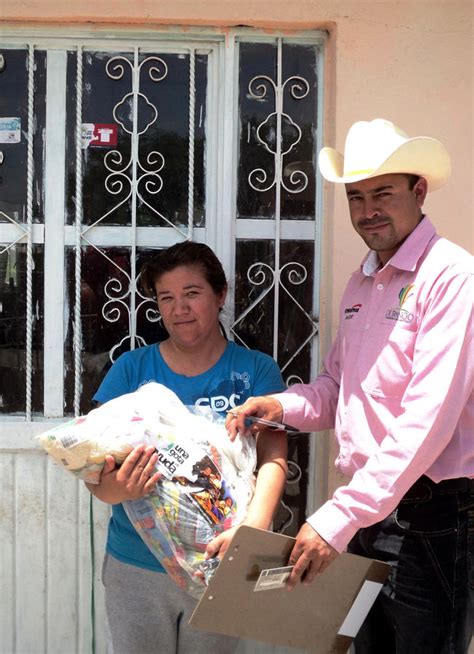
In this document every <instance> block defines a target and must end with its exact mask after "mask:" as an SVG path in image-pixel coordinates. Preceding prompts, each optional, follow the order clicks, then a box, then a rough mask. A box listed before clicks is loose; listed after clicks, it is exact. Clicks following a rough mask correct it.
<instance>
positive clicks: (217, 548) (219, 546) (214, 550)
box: [206, 527, 237, 559]
mask: <svg viewBox="0 0 474 654" xmlns="http://www.w3.org/2000/svg"><path fill="white" fill-rule="evenodd" d="M236 529H237V527H231V528H230V529H227V531H223V532H222V534H219V535H218V536H216V537H215V538H213V539H212V540H211V542H210V543H208V544H207V547H206V559H211V558H212V557H213V556H217V557H218V558H219V559H222V557H223V556H224V554H225V553H226V550H227V548H228V547H229V543H230V541H231V540H232V537H233V535H234V534H235V530H236Z"/></svg>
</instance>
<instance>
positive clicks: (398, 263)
mask: <svg viewBox="0 0 474 654" xmlns="http://www.w3.org/2000/svg"><path fill="white" fill-rule="evenodd" d="M434 236H436V230H435V228H434V226H433V224H432V222H431V221H430V219H429V218H428V216H424V217H423V219H422V220H420V222H419V223H418V225H417V226H416V227H415V229H414V230H413V231H412V233H411V234H410V235H409V236H408V237H407V238H406V240H405V241H404V242H403V243H402V245H401V246H400V247H399V249H398V250H397V251H396V252H395V254H394V255H393V257H392V258H391V259H390V260H389V261H387V263H386V265H387V266H388V265H390V266H393V267H394V268H399V269H400V270H408V271H413V270H415V268H416V265H417V263H418V260H419V258H420V257H421V255H422V254H423V252H424V251H425V250H426V246H427V245H428V243H429V242H430V241H431V239H432V238H433V237H434ZM378 268H380V260H379V257H378V255H377V252H375V251H374V250H369V252H368V254H367V256H366V257H365V259H364V260H363V262H362V264H361V270H362V272H363V274H364V275H366V276H367V277H370V276H371V275H373V274H374V273H375V271H376V270H377V269H378Z"/></svg>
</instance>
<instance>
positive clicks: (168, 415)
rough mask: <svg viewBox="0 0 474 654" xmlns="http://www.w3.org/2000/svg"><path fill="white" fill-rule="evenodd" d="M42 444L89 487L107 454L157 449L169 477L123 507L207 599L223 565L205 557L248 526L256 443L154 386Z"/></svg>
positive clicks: (169, 567)
mask: <svg viewBox="0 0 474 654" xmlns="http://www.w3.org/2000/svg"><path fill="white" fill-rule="evenodd" d="M38 439H39V441H40V443H41V444H42V446H43V447H44V449H45V450H46V451H47V452H48V454H49V455H50V456H51V457H52V458H53V459H55V460H56V461H57V462H58V463H60V464H61V465H62V466H63V467H64V468H65V469H67V470H69V471H70V472H71V473H72V474H74V475H75V476H76V477H78V478H79V479H83V480H85V481H87V482H89V483H98V482H99V480H100V474H101V471H102V468H103V466H104V463H105V457H106V455H108V454H111V455H112V456H113V457H114V458H115V461H116V463H117V464H120V463H122V462H123V460H124V459H125V458H126V456H127V454H129V453H130V452H131V450H132V449H133V448H134V447H136V446H137V445H139V444H140V443H145V444H147V445H153V446H154V447H155V448H156V450H157V452H158V461H157V463H156V469H157V470H158V471H159V472H160V473H161V475H162V477H161V479H160V481H159V482H158V483H157V484H156V486H155V489H154V490H153V492H152V493H151V494H150V495H148V496H146V497H144V498H141V499H139V500H128V501H126V502H124V503H123V507H124V510H125V512H126V513H127V516H128V518H129V520H130V521H131V523H132V524H133V526H134V527H135V529H136V531H137V532H138V533H139V535H140V536H141V538H142V539H143V541H144V542H145V543H146V545H147V546H148V548H149V549H150V551H151V552H152V553H153V554H154V555H155V556H156V558H157V559H158V560H159V562H160V563H161V565H162V566H163V567H164V568H165V570H166V571H167V573H168V574H169V575H170V577H171V578H172V579H173V580H174V582H175V583H176V584H177V585H178V586H179V587H181V588H183V589H184V590H186V591H187V592H188V593H189V594H191V595H192V596H194V597H199V596H200V595H201V594H202V591H203V590H204V586H205V584H206V583H207V581H208V580H209V577H210V576H211V575H212V572H213V570H214V569H215V567H216V566H217V563H218V561H217V560H216V559H211V560H209V561H207V560H206V559H205V556H204V552H205V549H206V545H207V543H209V542H210V541H211V540H212V539H213V538H214V537H215V536H217V535H218V534H220V533H221V532H222V531H225V530H227V529H230V528H231V527H234V526H237V525H238V524H240V523H241V522H242V520H243V519H244V517H245V515H246V513H247V508H248V505H249V502H250V500H251V498H252V495H253V490H254V485H255V476H254V471H255V468H256V458H257V457H256V448H255V441H254V439H253V438H240V437H237V439H236V440H235V441H231V440H230V439H229V437H228V435H227V432H226V429H225V427H224V425H223V423H222V422H219V421H216V419H215V416H213V414H212V413H210V412H203V413H202V414H200V413H195V412H194V410H193V411H190V410H189V409H188V408H187V407H186V406H185V405H184V404H183V403H182V402H181V401H180V400H179V398H178V397H177V396H176V395H175V393H173V392H172V391H170V390H169V389H168V388H166V387H165V386H162V385H161V384H157V383H154V382H151V383H149V384H146V385H144V386H142V387H141V388H140V389H138V390H137V391H135V392H134V393H129V394H127V395H122V396H121V397H119V398H116V399H114V400H111V401H110V402H107V403H105V404H103V405H102V406H100V407H99V408H98V409H94V410H93V411H91V412H90V413H88V414H87V415H85V416H81V417H79V418H76V419H74V420H70V421H68V422H66V423H64V424H62V425H59V426H57V427H55V428H53V429H51V430H49V431H46V432H44V433H43V434H40V436H38ZM196 572H199V573H200V575H198V576H197V575H196ZM201 575H203V576H201Z"/></svg>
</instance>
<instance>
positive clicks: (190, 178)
mask: <svg viewBox="0 0 474 654" xmlns="http://www.w3.org/2000/svg"><path fill="white" fill-rule="evenodd" d="M321 45H322V38H321V36H320V35H317V34H314V33H313V34H302V35H299V36H298V37H294V38H291V39H289V38H283V37H268V36H265V35H262V34H256V33H255V32H250V31H249V32H245V31H240V32H239V31H236V32H232V33H230V34H227V35H225V36H224V35H219V34H218V33H216V32H215V31H212V32H210V31H206V30H202V31H197V32H194V33H192V34H190V33H185V32H183V33H172V32H166V33H165V32H163V33H162V34H160V35H159V36H157V34H156V33H153V32H144V33H140V34H134V33H129V34H127V35H125V36H123V35H121V37H120V39H117V38H116V36H114V35H112V34H110V33H106V32H104V33H103V34H102V35H101V37H100V38H98V36H97V33H95V34H84V33H82V34H73V33H71V34H66V35H64V34H61V35H59V34H52V33H49V34H46V33H44V34H42V35H41V34H40V35H39V36H38V34H35V35H34V36H33V35H31V34H28V33H27V32H22V33H14V32H11V33H10V34H9V35H7V36H6V37H4V39H3V42H2V46H1V55H2V58H0V70H1V72H0V151H1V153H2V154H1V155H0V175H1V182H0V292H1V297H0V303H1V304H0V309H1V311H0V329H1V331H0V410H1V412H2V413H1V423H0V428H1V436H0V468H1V474H0V489H1V511H0V538H1V542H2V547H1V557H0V561H1V568H0V578H1V587H2V589H3V593H2V598H1V600H0V604H1V611H0V631H1V633H2V639H1V645H0V651H2V652H5V653H13V652H14V653H21V654H23V653H26V652H89V651H98V652H102V651H105V636H104V630H103V608H102V588H101V584H100V564H101V558H102V552H103V548H104V539H105V528H106V523H107V517H108V507H106V506H104V505H102V504H101V503H98V502H96V501H94V502H91V499H90V496H89V494H88V493H87V491H84V489H83V487H82V485H81V484H80V483H77V482H75V481H74V480H73V479H71V478H69V476H67V475H66V474H65V473H64V472H63V471H62V470H59V469H58V468H56V467H55V466H53V465H51V464H50V462H49V461H48V460H47V459H46V457H45V456H44V453H43V452H41V451H40V450H39V449H38V447H37V446H36V444H35V441H34V435H35V434H38V433H40V432H42V431H44V429H45V428H46V426H47V424H49V423H50V422H51V421H53V422H55V421H58V420H61V419H62V418H63V417H64V416H68V415H73V414H76V415H77V414H79V413H81V412H86V411H88V410H89V409H90V408H91V404H90V400H91V396H92V394H93V392H94V390H95V388H96V386H97V384H98V382H99V381H100V379H101V377H102V376H103V374H104V371H105V370H106V368H107V366H108V365H110V362H111V361H112V360H114V358H115V357H116V356H117V354H118V353H119V352H120V351H122V350H123V349H127V348H134V347H139V346H140V345H142V344H143V343H145V342H152V341H153V339H156V318H157V315H156V311H155V309H154V307H153V306H152V304H151V302H150V301H149V300H148V299H147V298H146V297H145V296H144V295H143V294H142V293H141V291H140V286H139V279H138V276H137V271H138V270H139V264H140V260H141V259H142V258H143V257H144V256H146V254H147V253H148V252H149V251H150V250H151V249H153V248H157V247H165V246H168V245H170V244H172V243H174V242H176V241H179V240H182V239H184V238H192V239H195V240H199V241H203V242H207V243H208V244H209V245H211V247H213V248H214V249H215V251H216V253H217V254H218V256H219V257H220V258H221V260H222V261H223V263H224V267H225V269H226V272H227V274H228V277H229V280H230V283H231V291H232V293H231V296H232V297H231V301H230V303H229V307H230V308H228V309H227V316H226V318H227V328H228V331H229V335H230V336H231V337H233V338H235V339H236V340H237V341H238V342H240V343H243V344H244V345H246V346H248V347H256V348H259V349H263V350H265V351H267V352H268V353H270V354H271V355H273V356H274V358H275V359H276V360H277V361H278V362H279V364H280V366H281V368H282V370H283V373H284V377H285V379H286V380H287V382H288V383H292V381H293V380H300V379H302V380H307V379H308V378H309V377H311V376H312V374H313V372H314V371H315V370H316V368H317V333H318V314H317V307H318V284H319V282H318V272H319V271H318V259H319V258H318V253H319V246H320V244H319V240H318V235H319V233H320V222H319V211H318V210H317V208H318V206H319V202H320V201H319V193H318V192H317V190H318V183H317V178H316V172H315V171H316V166H315V159H316V152H317V149H318V144H319V141H320V128H319V122H320V118H319V113H320V112H319V108H320V106H321V93H320V90H319V89H320V87H321V73H320V71H321V68H322V64H321V56H322V55H321ZM2 60H3V64H2ZM291 451H292V458H293V462H292V463H291V464H290V475H289V480H288V481H289V483H288V490H287V493H286V495H285V498H284V502H283V504H282V508H281V512H280V514H279V516H278V519H277V521H276V522H277V524H276V526H277V527H278V528H279V529H280V530H286V531H287V533H295V530H296V528H297V526H298V523H300V522H301V520H302V519H303V514H304V511H305V508H306V507H307V506H311V501H312V491H311V487H312V482H313V477H312V474H313V473H312V470H313V468H314V465H313V449H312V447H311V444H310V441H309V440H308V439H304V438H303V439H301V440H300V441H299V442H293V443H292V444H291ZM242 651H255V652H257V651H259V652H260V651H261V652H270V651H276V650H275V649H274V648H269V647H266V646H263V645H258V644H252V645H242ZM278 651H283V650H278Z"/></svg>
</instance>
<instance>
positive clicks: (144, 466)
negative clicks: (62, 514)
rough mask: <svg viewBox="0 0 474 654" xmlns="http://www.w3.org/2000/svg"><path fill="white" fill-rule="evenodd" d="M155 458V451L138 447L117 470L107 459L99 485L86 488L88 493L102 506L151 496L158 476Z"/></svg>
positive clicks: (111, 460) (112, 460)
mask: <svg viewBox="0 0 474 654" xmlns="http://www.w3.org/2000/svg"><path fill="white" fill-rule="evenodd" d="M157 460H158V454H157V452H156V450H155V448H154V447H152V446H148V447H145V446H144V445H139V446H138V447H136V448H135V449H133V450H132V451H131V452H130V454H129V455H128V456H127V458H126V459H125V461H124V462H123V463H122V465H121V466H120V467H119V468H116V466H115V461H114V458H113V457H112V456H106V458H105V464H104V468H103V470H102V474H101V477H100V483H99V484H86V486H87V488H88V489H89V490H90V492H91V493H92V494H93V495H94V496H95V497H97V498H98V499H99V500H102V502H107V503H108V504H120V502H124V501H125V500H136V499H138V498H140V497H144V496H145V495H148V494H149V493H151V491H152V490H153V489H154V488H155V485H156V483H157V482H158V481H159V479H160V477H161V474H160V473H159V472H155V464H156V461H157Z"/></svg>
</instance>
